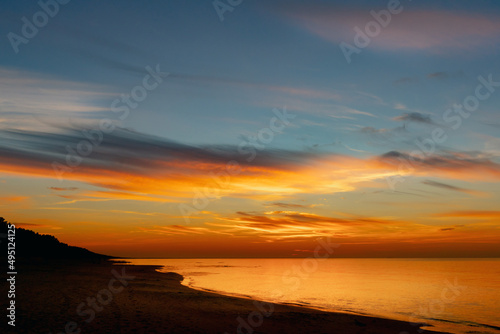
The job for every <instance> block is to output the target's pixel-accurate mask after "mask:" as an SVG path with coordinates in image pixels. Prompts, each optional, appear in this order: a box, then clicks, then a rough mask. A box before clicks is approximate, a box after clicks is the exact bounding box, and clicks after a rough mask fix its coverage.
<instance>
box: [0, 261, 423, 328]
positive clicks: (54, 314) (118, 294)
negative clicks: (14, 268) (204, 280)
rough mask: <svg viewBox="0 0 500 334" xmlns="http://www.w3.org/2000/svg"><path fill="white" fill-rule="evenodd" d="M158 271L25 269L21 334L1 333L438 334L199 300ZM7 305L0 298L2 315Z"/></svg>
mask: <svg viewBox="0 0 500 334" xmlns="http://www.w3.org/2000/svg"><path fill="white" fill-rule="evenodd" d="M123 268H125V269H123ZM113 269H114V270H115V273H114V274H113V273H112V271H113ZM155 269H156V267H154V266H129V265H121V264H120V265H111V264H109V263H102V264H78V265H76V264H72V265H70V264H67V263H66V264H63V263H59V264H54V263H51V264H50V265H49V264H47V263H45V264H30V265H29V266H28V265H24V266H21V267H20V269H19V271H18V275H17V282H16V327H15V328H14V327H10V326H6V325H7V324H6V323H7V320H8V319H7V318H6V317H5V315H4V316H2V318H3V319H2V324H1V326H0V332H2V333H54V334H55V333H204V334H206V333H225V332H227V333H230V334H232V333H238V328H240V332H239V333H279V334H281V333H300V334H307V333H339V334H349V333H366V334H368V333H373V334H376V333H380V334H382V333H383V334H400V333H401V332H407V333H409V334H414V333H415V334H417V333H418V334H421V333H433V332H430V331H422V330H420V331H419V329H418V327H416V326H412V325H411V324H409V323H407V322H400V321H394V320H387V319H377V318H371V317H364V316H357V315H351V314H341V313H327V312H322V311H318V310H313V309H307V308H302V307H295V306H288V305H278V304H267V303H257V302H254V301H252V300H249V299H240V298H234V297H226V296H221V295H217V294H214V293H209V292H200V291H196V290H193V289H190V288H188V287H185V286H183V285H181V284H180V282H181V280H182V277H181V276H180V275H178V274H175V273H167V274H162V273H158V272H156V271H155ZM123 270H124V272H123ZM122 276H123V277H122ZM130 276H134V278H133V279H131V277H130ZM120 279H121V281H120ZM4 282H5V280H3V282H2V283H1V284H2V285H1V286H2V295H3V292H5V291H6V289H5V288H6V285H5V283H4ZM122 287H123V288H122ZM96 297H98V298H96ZM88 298H89V299H88ZM94 299H95V300H94ZM6 300H7V298H5V297H2V298H1V304H2V309H3V310H4V314H5V308H6V304H5V302H6ZM89 302H90V305H93V306H89ZM93 302H95V304H93ZM92 318H93V319H92ZM86 321H88V322H86ZM5 328H6V330H5ZM405 334H406V333H405Z"/></svg>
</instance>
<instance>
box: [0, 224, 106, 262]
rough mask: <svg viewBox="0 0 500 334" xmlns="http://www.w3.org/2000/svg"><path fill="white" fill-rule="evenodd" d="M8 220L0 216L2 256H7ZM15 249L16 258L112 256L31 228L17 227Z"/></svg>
mask: <svg viewBox="0 0 500 334" xmlns="http://www.w3.org/2000/svg"><path fill="white" fill-rule="evenodd" d="M8 224H9V223H8V222H7V221H6V220H5V219H4V218H3V217H0V248H1V249H2V252H1V254H0V257H2V258H5V257H6V256H7V246H8V243H9V242H10V241H9V240H8V236H11V235H8V234H7V230H8ZM15 230H16V234H15V251H16V259H21V260H24V259H61V260H63V259H65V260H92V261H94V260H103V259H108V258H111V257H110V256H107V255H102V254H97V253H94V252H91V251H89V250H87V249H85V248H81V247H75V246H69V245H67V244H65V243H62V242H60V241H59V240H57V238H56V237H54V236H53V235H49V234H40V233H37V232H34V231H31V230H27V229H24V228H20V227H16V228H15Z"/></svg>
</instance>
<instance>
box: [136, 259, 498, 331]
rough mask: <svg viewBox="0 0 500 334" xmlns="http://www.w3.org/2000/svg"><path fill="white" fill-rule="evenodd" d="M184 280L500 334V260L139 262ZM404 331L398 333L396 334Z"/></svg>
mask: <svg viewBox="0 0 500 334" xmlns="http://www.w3.org/2000/svg"><path fill="white" fill-rule="evenodd" d="M129 261H130V262H132V263H133V264H155V265H162V266H164V267H163V269H161V271H164V272H168V271H174V272H177V273H179V274H181V275H183V276H184V277H185V278H184V281H183V284H184V285H188V286H190V287H192V288H195V289H201V290H209V291H216V292H220V293H222V294H226V295H235V296H244V297H252V298H256V299H260V300H264V301H272V302H280V303H295V304H300V305H304V306H308V307H314V308H320V309H327V310H332V311H344V312H354V313H361V314H369V315H375V316H381V317H387V318H392V319H399V320H403V321H408V322H413V323H418V322H423V323H427V324H430V325H432V326H434V327H433V329H435V330H440V331H447V332H451V333H460V334H465V333H495V334H500V259H319V260H317V259H312V258H310V259H133V260H129ZM395 334H399V333H395Z"/></svg>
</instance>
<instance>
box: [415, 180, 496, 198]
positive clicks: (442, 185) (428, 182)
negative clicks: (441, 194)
mask: <svg viewBox="0 0 500 334" xmlns="http://www.w3.org/2000/svg"><path fill="white" fill-rule="evenodd" d="M422 183H423V184H426V185H428V186H432V187H436V188H441V189H446V190H451V191H458V192H462V193H466V194H470V195H475V196H485V195H486V193H485V192H482V191H477V190H471V189H465V188H460V187H455V186H452V185H450V184H446V183H442V182H437V181H432V180H425V181H422Z"/></svg>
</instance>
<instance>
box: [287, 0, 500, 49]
mask: <svg viewBox="0 0 500 334" xmlns="http://www.w3.org/2000/svg"><path fill="white" fill-rule="evenodd" d="M372 9H373V10H376V9H377V8H371V7H363V8H339V7H338V6H315V5H304V6H295V7H290V9H287V10H284V11H285V13H286V15H287V16H288V17H290V18H291V19H292V20H293V21H294V22H295V23H296V24H298V25H299V26H301V27H303V28H304V29H306V30H307V31H309V32H311V33H313V34H315V35H317V36H319V37H321V38H324V39H325V40H328V41H331V42H334V43H340V42H343V41H344V42H349V41H352V40H353V38H354V35H355V32H354V31H353V28H354V27H355V26H358V27H361V28H363V27H364V26H365V24H366V23H367V22H368V21H370V20H373V17H371V16H370V10H372ZM398 15H399V16H398V17H397V18H395V19H393V20H392V21H391V23H390V24H389V25H388V26H387V27H385V28H384V31H383V33H381V34H380V35H378V36H377V38H376V40H375V42H374V43H372V45H370V47H373V48H375V49H384V50H433V51H435V52H441V51H443V50H450V49H454V50H477V49H478V48H480V47H487V46H489V45H491V44H495V43H498V39H497V38H496V36H498V34H499V33H500V20H499V18H498V17H495V16H492V15H487V14H480V13H467V12H459V11H440V10H413V9H410V8H406V9H404V11H403V12H402V13H400V14H398ZM422 22H425V24H422Z"/></svg>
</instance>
